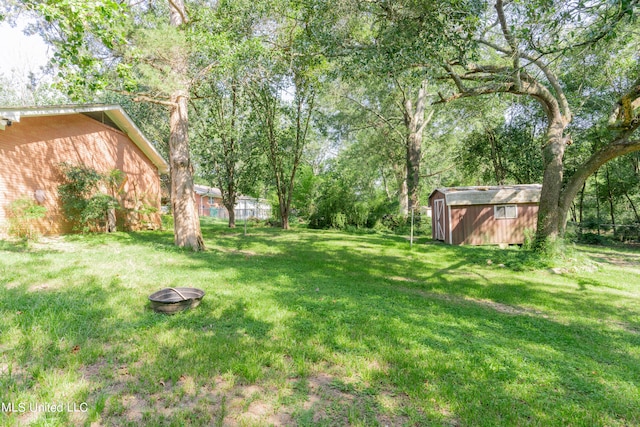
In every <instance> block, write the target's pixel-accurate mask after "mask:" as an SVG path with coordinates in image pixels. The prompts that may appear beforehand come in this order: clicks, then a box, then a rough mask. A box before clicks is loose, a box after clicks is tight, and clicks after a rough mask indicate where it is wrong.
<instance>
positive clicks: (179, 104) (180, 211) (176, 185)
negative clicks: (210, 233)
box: [169, 0, 205, 251]
mask: <svg viewBox="0 0 640 427" xmlns="http://www.w3.org/2000/svg"><path fill="white" fill-rule="evenodd" d="M169 6H170V13H171V20H170V23H171V25H173V26H175V27H179V26H181V25H182V24H184V22H185V21H184V19H185V10H184V4H183V2H182V0H172V1H170V2H169ZM187 69H188V63H187V58H186V55H185V53H184V52H177V51H174V53H173V58H172V70H171V71H172V75H174V76H183V77H186V76H187ZM187 87H188V83H187V82H186V81H185V82H183V88H181V89H176V90H175V91H174V92H173V93H172V94H171V96H170V101H171V104H172V106H171V108H170V116H169V129H170V130H169V132H170V133H169V163H170V166H171V205H172V208H173V209H172V210H173V220H174V240H175V244H176V245H177V246H180V247H185V248H190V249H193V250H194V251H201V250H204V249H205V246H204V241H203V240H202V232H201V231H200V218H199V217H198V211H197V208H196V202H195V193H194V190H193V165H192V164H191V157H190V154H189V133H188V124H189V117H188V100H189V92H188V90H187V89H186V88H187Z"/></svg>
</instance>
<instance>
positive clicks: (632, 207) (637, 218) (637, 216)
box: [624, 191, 640, 224]
mask: <svg viewBox="0 0 640 427" xmlns="http://www.w3.org/2000/svg"><path fill="white" fill-rule="evenodd" d="M624 195H625V197H626V198H627V200H628V201H629V205H630V206H631V209H632V210H633V214H634V215H635V217H636V222H637V223H638V224H640V216H639V215H638V210H637V209H636V205H634V204H633V200H631V197H630V196H629V193H627V192H626V191H625V192H624Z"/></svg>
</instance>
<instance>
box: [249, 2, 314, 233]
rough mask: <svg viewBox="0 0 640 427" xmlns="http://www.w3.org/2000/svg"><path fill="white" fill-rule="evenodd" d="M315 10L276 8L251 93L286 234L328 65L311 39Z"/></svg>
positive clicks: (290, 5) (287, 4)
mask: <svg viewBox="0 0 640 427" xmlns="http://www.w3.org/2000/svg"><path fill="white" fill-rule="evenodd" d="M309 6H311V7H309ZM312 6H313V5H312V4H300V3H298V2H295V1H293V2H290V1H284V2H282V3H281V4H279V5H278V7H276V8H275V9H274V10H273V12H274V14H273V18H274V22H272V33H271V34H270V35H269V36H268V37H267V38H266V40H265V42H264V45H265V48H266V49H265V52H264V54H263V56H262V58H261V61H262V69H261V71H260V72H259V73H258V74H257V75H256V79H255V84H254V89H253V107H254V111H255V114H256V116H257V117H258V118H259V120H260V135H261V137H262V140H263V141H264V144H265V152H266V157H267V159H268V162H269V165H270V168H271V172H272V176H273V182H274V186H275V189H276V193H277V196H278V206H279V215H280V220H281V224H282V228H283V229H285V230H286V229H289V216H290V213H291V202H292V200H293V191H294V188H295V178H296V173H297V171H298V168H299V167H300V164H301V161H302V158H303V154H304V148H305V146H306V144H307V142H308V138H309V136H310V134H311V132H310V128H311V125H312V114H313V112H314V110H315V108H316V98H317V93H318V88H319V86H320V84H321V79H320V75H321V73H322V72H323V70H324V67H325V62H326V61H325V58H324V55H323V54H322V52H321V51H320V50H319V49H318V45H317V44H315V40H314V38H313V37H312V36H311V25H310V21H311V20H313V19H315V15H313V14H312V13H311V10H312V9H313V7H312ZM307 7H309V8H307Z"/></svg>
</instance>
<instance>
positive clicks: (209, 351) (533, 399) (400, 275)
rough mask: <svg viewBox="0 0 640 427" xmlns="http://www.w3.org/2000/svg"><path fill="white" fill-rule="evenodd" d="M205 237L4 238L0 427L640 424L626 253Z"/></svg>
mask: <svg viewBox="0 0 640 427" xmlns="http://www.w3.org/2000/svg"><path fill="white" fill-rule="evenodd" d="M203 231H204V236H205V241H206V243H207V245H208V250H207V251H206V252H204V253H197V254H194V253H190V252H186V251H183V250H179V249H177V248H175V247H174V246H173V245H172V239H173V238H172V235H171V233H169V232H149V233H130V234H127V233H116V234H114V235H109V236H106V235H92V236H68V237H66V238H57V239H45V240H43V241H41V242H40V243H35V244H29V245H27V246H25V245H21V244H16V243H9V242H3V241H0V319H1V320H0V402H1V403H2V405H3V410H2V413H0V425H23V424H28V423H33V424H34V425H47V426H50V425H69V424H80V425H82V424H87V425H89V424H94V425H132V426H140V425H175V426H182V425H241V426H242V425H248V426H252V425H302V426H304V425H327V426H330V425H347V424H349V425H361V426H372V425H381V426H384V425H445V426H447V425H462V426H468V425H486V426H495V425H540V426H554V425H555V426H569V425H571V426H631V425H640V251H638V250H635V251H633V250H619V249H615V250H614V249H604V248H595V247H577V248H573V249H572V250H571V254H570V255H568V256H567V257H565V259H563V260H562V261H558V263H557V265H556V266H555V268H554V269H553V270H552V269H550V268H548V267H547V266H544V265H543V264H536V263H535V262H533V261H531V260H529V259H528V258H527V257H526V253H525V252H524V251H521V250H517V249H508V250H500V249H498V248H493V247H450V246H445V245H442V244H432V243H431V242H430V241H427V240H424V239H423V241H421V242H420V243H419V244H418V245H415V246H414V248H413V250H412V251H409V245H408V242H407V240H406V239H404V238H401V237H398V236H387V235H376V234H370V235H367V234H363V235H355V234H345V233H339V232H330V231H312V230H294V231H290V232H282V231H279V230H275V229H267V228H258V227H254V228H250V229H249V232H248V235H247V236H243V233H242V229H238V230H229V229H226V228H225V227H224V226H223V225H222V224H211V223H206V224H204V228H203ZM168 286H192V287H198V288H201V289H203V290H204V291H205V292H206V296H205V298H204V299H203V301H202V304H201V305H200V307H198V308H197V309H195V310H192V311H190V312H186V313H181V314H178V315H175V316H164V315H160V314H157V313H154V312H153V311H151V310H150V309H149V308H148V304H147V296H148V295H149V294H151V293H152V292H154V291H155V290H157V289H160V288H163V287H168ZM46 404H49V405H50V406H49V407H47V406H45V405H46ZM11 405H13V407H10V406H11ZM20 405H22V406H20ZM37 405H39V406H37ZM56 405H63V407H62V412H57V410H58V409H60V408H61V407H60V406H57V407H56ZM52 409H54V410H56V412H53V410H52ZM12 410H13V411H12Z"/></svg>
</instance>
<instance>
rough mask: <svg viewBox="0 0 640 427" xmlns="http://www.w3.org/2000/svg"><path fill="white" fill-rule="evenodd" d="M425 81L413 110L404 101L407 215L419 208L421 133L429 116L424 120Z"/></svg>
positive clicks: (406, 101)
mask: <svg viewBox="0 0 640 427" xmlns="http://www.w3.org/2000/svg"><path fill="white" fill-rule="evenodd" d="M427 83H428V82H427V81H426V80H424V81H423V82H422V84H421V85H420V89H419V90H418V97H417V99H416V105H415V109H414V108H413V104H412V102H411V100H410V99H405V100H404V117H405V124H406V126H407V142H406V144H407V147H406V150H407V155H406V161H407V179H406V185H407V197H408V200H407V215H408V213H409V212H410V211H411V210H413V209H418V208H419V207H420V160H421V159H422V133H423V130H424V127H425V125H426V124H427V123H428V122H429V120H430V119H431V115H432V114H433V112H431V115H430V116H429V117H428V118H427V119H426V120H425V105H426V101H427Z"/></svg>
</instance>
